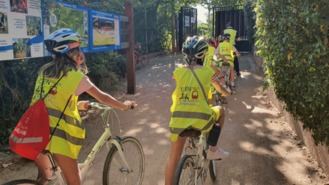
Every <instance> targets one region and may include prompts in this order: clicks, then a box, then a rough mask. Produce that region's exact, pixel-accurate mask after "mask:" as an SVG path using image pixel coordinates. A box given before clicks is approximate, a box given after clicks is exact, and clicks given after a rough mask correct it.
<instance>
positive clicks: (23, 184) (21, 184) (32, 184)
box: [3, 179, 40, 185]
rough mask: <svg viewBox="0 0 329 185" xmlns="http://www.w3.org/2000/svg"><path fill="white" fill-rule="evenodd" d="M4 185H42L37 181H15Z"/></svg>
mask: <svg viewBox="0 0 329 185" xmlns="http://www.w3.org/2000/svg"><path fill="white" fill-rule="evenodd" d="M3 185H40V184H39V183H38V182H37V181H35V180H30V179H19V180H13V181H10V182H7V183H4V184H3Z"/></svg>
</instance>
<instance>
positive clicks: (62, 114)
mask: <svg viewBox="0 0 329 185" xmlns="http://www.w3.org/2000/svg"><path fill="white" fill-rule="evenodd" d="M71 98H72V95H71V96H70V97H69V99H68V100H67V102H66V104H65V107H64V109H63V111H62V113H61V115H60V116H59V118H58V121H57V123H56V126H55V128H54V129H53V130H52V132H51V134H50V138H49V141H50V140H51V138H52V137H53V135H54V133H55V131H56V129H57V127H58V126H59V122H60V121H61V119H62V118H63V116H64V112H65V110H66V108H67V106H68V105H69V102H70V100H71Z"/></svg>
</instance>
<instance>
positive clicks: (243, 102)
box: [242, 101, 252, 110]
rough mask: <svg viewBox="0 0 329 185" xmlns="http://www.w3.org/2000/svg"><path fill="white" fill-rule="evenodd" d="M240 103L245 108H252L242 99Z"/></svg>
mask: <svg viewBox="0 0 329 185" xmlns="http://www.w3.org/2000/svg"><path fill="white" fill-rule="evenodd" d="M242 104H243V105H244V106H245V107H246V109H248V110H250V109H251V108H252V106H251V105H249V104H247V103H246V102H245V101H242Z"/></svg>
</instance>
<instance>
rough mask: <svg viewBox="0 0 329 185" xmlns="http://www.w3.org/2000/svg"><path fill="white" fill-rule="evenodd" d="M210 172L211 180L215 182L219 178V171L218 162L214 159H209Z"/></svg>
mask: <svg viewBox="0 0 329 185" xmlns="http://www.w3.org/2000/svg"><path fill="white" fill-rule="evenodd" d="M209 173H210V178H211V180H212V181H213V182H215V181H216V179H217V173H216V162H215V161H214V160H211V161H209Z"/></svg>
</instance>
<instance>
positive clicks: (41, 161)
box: [34, 153, 53, 184]
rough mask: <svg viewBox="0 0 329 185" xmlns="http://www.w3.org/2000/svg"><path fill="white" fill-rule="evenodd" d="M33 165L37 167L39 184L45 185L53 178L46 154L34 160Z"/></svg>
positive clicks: (41, 154)
mask: <svg viewBox="0 0 329 185" xmlns="http://www.w3.org/2000/svg"><path fill="white" fill-rule="evenodd" d="M34 162H35V164H36V166H37V167H38V170H39V173H40V177H38V178H39V179H38V181H39V183H41V184H45V183H46V182H47V181H48V180H50V179H51V177H52V176H53V170H52V165H51V162H50V160H49V157H48V155H47V154H44V153H40V154H39V156H38V157H37V158H36V159H35V161H34Z"/></svg>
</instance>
